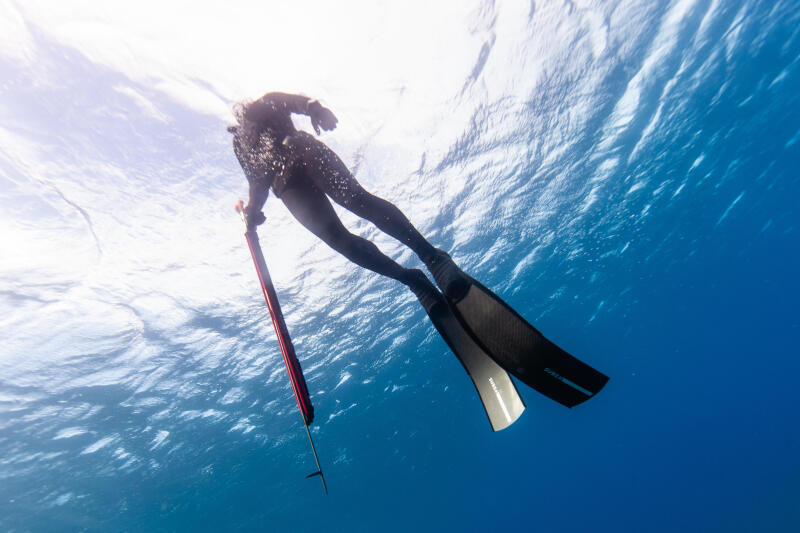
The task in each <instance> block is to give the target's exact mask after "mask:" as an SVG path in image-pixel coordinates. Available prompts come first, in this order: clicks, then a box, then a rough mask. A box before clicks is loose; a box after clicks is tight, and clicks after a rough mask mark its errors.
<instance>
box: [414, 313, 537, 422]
mask: <svg viewBox="0 0 800 533" xmlns="http://www.w3.org/2000/svg"><path fill="white" fill-rule="evenodd" d="M428 315H429V316H430V318H431V321H432V322H433V324H434V326H435V327H436V329H437V330H438V331H439V334H440V335H441V336H442V338H443V339H444V341H445V342H446V343H447V345H448V346H450V349H451V350H452V351H453V353H454V354H455V355H456V357H457V358H458V360H459V361H460V362H461V364H462V366H463V367H464V369H465V370H466V371H467V374H469V377H470V379H471V380H472V384H473V385H474V386H475V390H476V391H477V392H478V396H479V397H480V400H481V403H482V404H483V408H484V410H485V411H486V416H487V417H488V418H489V423H490V424H491V425H492V430H494V431H500V430H501V429H505V428H507V427H508V426H510V425H511V424H513V423H514V422H515V421H516V420H517V419H518V418H519V417H520V415H521V414H522V412H523V411H524V410H525V403H524V402H523V401H522V398H520V396H519V392H517V388H516V386H515V385H514V382H513V381H512V380H511V377H510V376H509V375H508V373H507V372H506V371H505V370H503V369H502V368H501V367H500V366H499V365H498V364H497V363H496V362H495V361H494V360H492V359H491V358H490V357H489V355H488V354H486V352H485V351H484V350H483V348H482V347H481V346H480V344H479V343H478V342H477V341H476V339H475V338H474V337H473V336H472V335H471V334H470V332H469V330H467V329H466V328H465V327H464V324H463V323H462V322H461V321H460V320H459V319H458V317H457V316H456V314H455V313H454V312H453V310H452V308H451V307H450V305H449V304H447V302H446V301H445V300H444V298H442V300H441V302H440V303H437V304H436V305H435V306H434V307H433V308H431V310H430V311H429V312H428Z"/></svg>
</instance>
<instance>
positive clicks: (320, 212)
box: [231, 93, 436, 292]
mask: <svg viewBox="0 0 800 533" xmlns="http://www.w3.org/2000/svg"><path fill="white" fill-rule="evenodd" d="M311 102H312V101H311V100H310V99H308V98H306V97H304V96H298V95H290V94H284V93H268V94H266V95H264V96H263V97H261V98H260V99H258V100H256V101H254V102H252V103H250V104H247V105H245V106H243V107H242V108H241V109H240V116H239V117H237V118H238V119H239V125H238V126H237V127H235V128H232V129H231V131H233V132H234V138H233V148H234V151H235V153H236V156H237V158H238V159H239V163H240V164H241V165H242V169H243V170H244V173H245V176H247V180H248V182H249V184H250V200H249V202H248V206H247V208H246V211H249V212H259V211H260V210H261V208H262V207H263V205H264V202H265V201H266V199H267V195H268V194H269V188H270V187H272V190H273V191H274V192H275V195H276V196H278V197H279V198H280V199H281V200H282V201H283V203H284V204H285V205H286V207H287V208H288V209H289V211H290V212H291V213H292V215H293V216H294V217H295V218H296V219H297V220H298V221H299V222H300V223H301V224H303V226H305V227H306V228H308V229H309V230H310V231H311V232H312V233H314V234H315V235H316V236H317V237H319V238H320V239H322V240H323V241H325V242H326V243H327V244H328V245H329V246H330V247H331V248H333V249H334V250H336V251H337V252H339V253H341V254H342V255H344V256H345V257H347V258H348V259H349V260H351V261H353V262H354V263H356V264H358V265H360V266H362V267H364V268H368V269H370V270H372V271H374V272H377V273H379V274H383V275H384V276H389V277H391V278H394V279H396V280H398V281H401V282H403V283H405V284H406V285H409V286H410V287H411V288H412V289H416V288H419V286H420V285H421V284H422V285H425V286H426V287H427V286H428V285H429V282H428V280H427V278H425V276H424V274H423V273H422V272H421V271H419V270H416V269H407V268H403V267H402V266H400V265H399V264H397V263H395V262H394V261H393V260H392V259H390V258H389V257H387V256H386V255H384V254H383V253H381V251H380V250H378V248H377V247H376V246H375V245H374V244H373V243H372V242H370V241H368V240H366V239H364V238H362V237H359V236H357V235H353V234H352V233H350V232H349V231H347V229H346V228H345V227H344V226H343V225H342V222H341V221H340V220H339V217H338V216H337V215H336V213H335V211H334V210H333V206H332V205H331V203H330V201H329V200H328V197H330V198H331V199H332V200H333V201H334V202H336V203H337V204H339V205H341V206H342V207H344V208H346V209H348V210H349V211H352V212H353V213H355V214H356V215H358V216H360V217H362V218H364V219H366V220H369V221H370V222H372V223H373V224H375V225H376V226H377V227H378V228H380V229H381V230H382V231H384V232H385V233H387V234H389V235H391V236H392V237H394V238H396V239H397V240H399V241H400V242H402V243H403V244H405V245H407V246H408V247H410V248H411V249H412V250H413V251H414V252H415V253H416V254H417V255H418V256H419V257H420V259H422V260H423V261H424V262H426V263H429V262H430V261H431V260H432V258H433V257H434V255H435V253H436V249H435V248H434V247H433V246H431V245H430V244H429V243H428V242H427V241H426V240H425V238H424V237H423V236H422V235H420V233H419V232H418V231H417V230H416V228H414V226H413V225H412V224H411V222H409V220H408V219H407V218H406V216H405V215H404V214H403V213H402V212H401V211H400V210H399V209H398V208H397V207H395V205H394V204H392V203H390V202H387V201H386V200H383V199H382V198H378V197H377V196H374V195H372V194H370V193H368V192H367V191H365V190H364V189H363V188H362V187H361V185H360V184H359V183H358V182H357V181H356V179H355V178H354V177H353V175H352V174H351V173H350V171H349V170H348V169H347V167H346V166H345V164H344V163H343V162H342V160H341V159H339V157H338V156H337V155H336V154H335V153H334V152H333V150H331V149H330V148H328V147H327V146H326V145H324V144H323V143H321V142H319V141H318V140H316V139H315V138H314V137H312V136H311V135H309V134H308V133H306V132H303V131H301V132H298V131H297V130H296V129H295V127H294V124H293V123H292V119H291V114H292V113H298V114H309V105H310V103H311ZM422 278H425V279H424V281H423V279H422ZM415 292H416V291H415Z"/></svg>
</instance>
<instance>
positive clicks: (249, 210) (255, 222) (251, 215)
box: [244, 205, 267, 230]
mask: <svg viewBox="0 0 800 533" xmlns="http://www.w3.org/2000/svg"><path fill="white" fill-rule="evenodd" d="M266 220H267V217H265V216H264V212H263V211H261V210H260V209H258V210H256V209H254V208H253V207H252V206H250V205H248V206H246V207H245V208H244V221H245V223H246V224H247V229H248V230H254V229H256V226H260V225H261V224H263V223H264V222H265V221H266Z"/></svg>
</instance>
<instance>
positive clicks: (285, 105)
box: [245, 93, 339, 135]
mask: <svg viewBox="0 0 800 533" xmlns="http://www.w3.org/2000/svg"><path fill="white" fill-rule="evenodd" d="M275 113H280V114H284V113H285V114H287V115H288V114H289V113H295V114H298V115H308V116H309V117H311V125H312V126H313V127H314V131H316V132H317V135H319V134H320V127H321V128H322V129H323V130H325V131H331V130H333V129H334V128H335V127H336V123H337V122H338V121H339V120H338V119H337V118H336V115H334V114H333V112H332V111H331V110H330V109H328V108H327V107H324V106H323V105H322V104H320V103H319V100H312V99H311V98H308V97H307V96H301V95H299V94H288V93H267V94H265V95H264V96H262V97H261V98H259V99H258V100H256V101H255V102H253V103H252V104H250V105H249V106H248V109H247V111H246V113H245V116H246V117H247V119H248V120H253V121H255V122H260V123H263V122H266V121H267V120H269V117H270V116H271V115H274V114H275Z"/></svg>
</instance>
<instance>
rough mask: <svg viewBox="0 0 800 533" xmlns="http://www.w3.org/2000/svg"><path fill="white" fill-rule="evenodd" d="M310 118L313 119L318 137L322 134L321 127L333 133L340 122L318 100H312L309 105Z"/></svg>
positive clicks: (312, 123) (312, 122)
mask: <svg viewBox="0 0 800 533" xmlns="http://www.w3.org/2000/svg"><path fill="white" fill-rule="evenodd" d="M308 116H309V117H311V125H312V126H313V127H314V131H315V132H317V135H319V134H320V133H321V132H320V127H321V128H322V129H323V130H325V131H331V130H333V129H335V128H336V124H337V123H338V122H339V119H337V118H336V115H334V114H333V111H331V110H330V109H328V108H327V107H324V106H323V105H322V104H320V103H319V101H317V100H312V101H311V102H309V103H308Z"/></svg>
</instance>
